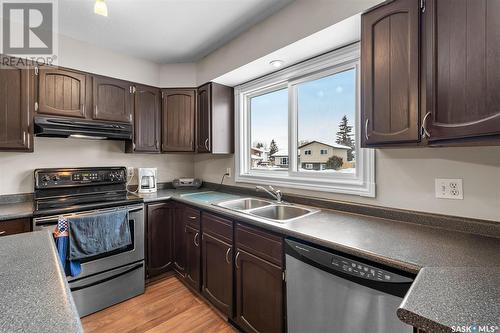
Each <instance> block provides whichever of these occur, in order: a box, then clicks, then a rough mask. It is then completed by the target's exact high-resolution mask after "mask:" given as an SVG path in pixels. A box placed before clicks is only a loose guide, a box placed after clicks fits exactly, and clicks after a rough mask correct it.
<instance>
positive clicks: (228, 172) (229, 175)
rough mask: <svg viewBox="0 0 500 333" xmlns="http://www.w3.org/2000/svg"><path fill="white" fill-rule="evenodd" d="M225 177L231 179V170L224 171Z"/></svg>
mask: <svg viewBox="0 0 500 333" xmlns="http://www.w3.org/2000/svg"><path fill="white" fill-rule="evenodd" d="M226 175H227V176H226V177H227V178H231V168H227V169H226Z"/></svg>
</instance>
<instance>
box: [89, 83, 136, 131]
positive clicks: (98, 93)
mask: <svg viewBox="0 0 500 333" xmlns="http://www.w3.org/2000/svg"><path fill="white" fill-rule="evenodd" d="M93 101H94V103H93V108H94V110H93V115H92V118H93V119H96V120H108V121H117V122H124V123H130V122H132V108H133V86H132V85H131V84H130V83H129V82H126V81H121V80H117V79H112V78H107V77H102V76H94V77H93Z"/></svg>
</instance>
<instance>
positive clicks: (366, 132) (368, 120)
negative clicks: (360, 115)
mask: <svg viewBox="0 0 500 333" xmlns="http://www.w3.org/2000/svg"><path fill="white" fill-rule="evenodd" d="M369 122H370V118H366V122H365V139H366V140H367V141H368V123H369Z"/></svg>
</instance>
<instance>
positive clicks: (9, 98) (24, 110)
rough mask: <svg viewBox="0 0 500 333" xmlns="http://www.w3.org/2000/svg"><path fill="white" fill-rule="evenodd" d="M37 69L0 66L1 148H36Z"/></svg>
mask: <svg viewBox="0 0 500 333" xmlns="http://www.w3.org/2000/svg"><path fill="white" fill-rule="evenodd" d="M32 75H33V71H31V70H28V69H22V68H20V67H15V66H9V65H7V64H5V65H2V66H1V67H0V150H16V151H32V150H33V135H32V133H31V131H30V118H31V116H32V113H31V110H32V109H31V105H33V98H32V97H31V96H32V92H31V89H32V86H33V85H32V84H31V82H32Z"/></svg>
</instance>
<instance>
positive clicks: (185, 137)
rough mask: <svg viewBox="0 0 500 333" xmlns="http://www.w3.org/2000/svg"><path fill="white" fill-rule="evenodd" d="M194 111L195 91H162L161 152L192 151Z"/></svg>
mask: <svg viewBox="0 0 500 333" xmlns="http://www.w3.org/2000/svg"><path fill="white" fill-rule="evenodd" d="M195 109H196V90H195V89H166V90H164V91H163V111H162V112H163V121H162V123H163V126H162V128H163V134H162V150H163V151H165V152H192V151H194V138H195V130H194V127H195V126H194V125H195V124H194V118H195Z"/></svg>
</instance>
